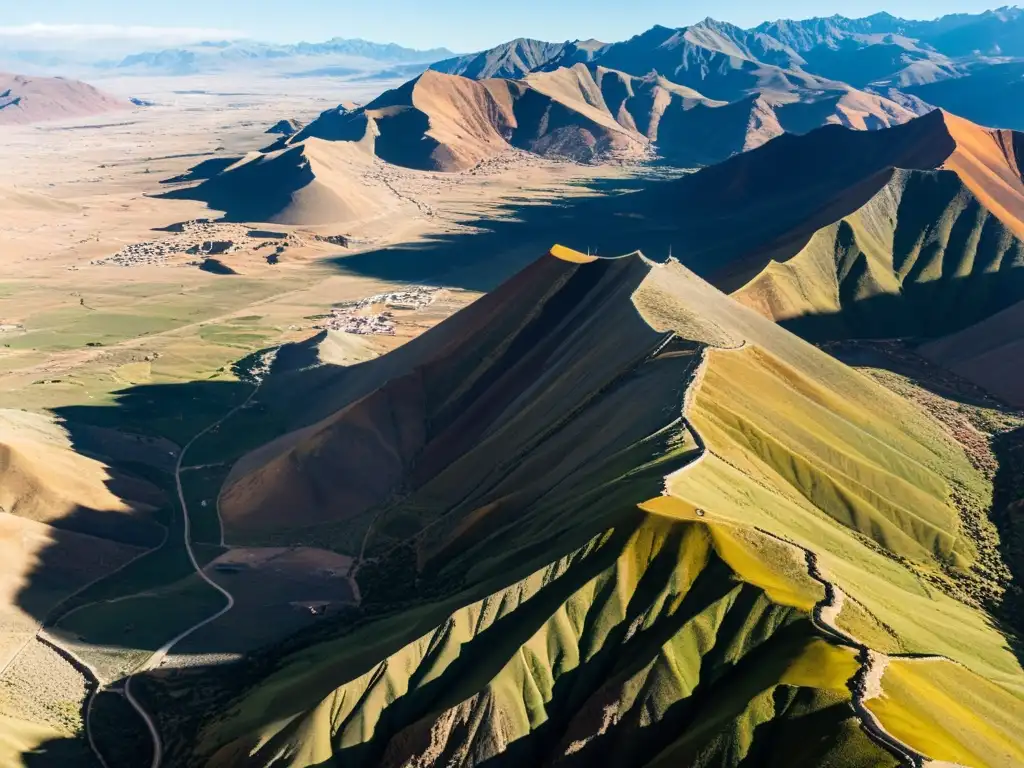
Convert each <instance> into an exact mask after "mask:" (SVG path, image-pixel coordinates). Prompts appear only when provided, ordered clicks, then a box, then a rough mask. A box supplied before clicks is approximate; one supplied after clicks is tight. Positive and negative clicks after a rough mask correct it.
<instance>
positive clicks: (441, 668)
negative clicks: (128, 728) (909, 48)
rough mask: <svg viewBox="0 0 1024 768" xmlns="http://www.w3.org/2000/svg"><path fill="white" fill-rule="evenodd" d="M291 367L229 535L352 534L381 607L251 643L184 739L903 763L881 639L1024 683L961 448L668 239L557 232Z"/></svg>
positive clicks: (265, 756)
mask: <svg viewBox="0 0 1024 768" xmlns="http://www.w3.org/2000/svg"><path fill="white" fill-rule="evenodd" d="M307 376H308V374H307ZM271 387H272V389H271V390H269V391H268V392H267V393H265V395H262V396H261V399H262V398H269V399H267V400H266V402H273V403H275V408H276V409H280V412H282V413H288V414H289V415H290V417H291V418H292V419H293V423H294V426H295V427H297V429H296V430H295V431H292V432H289V433H287V434H285V435H283V436H282V437H281V438H279V439H278V440H276V441H274V442H272V443H270V444H268V445H267V446H265V447H264V448H262V449H259V450H258V451H256V452H254V453H253V454H251V455H249V456H247V457H245V458H244V459H242V460H241V461H240V462H239V463H238V464H237V465H236V466H235V467H234V469H233V471H232V475H231V477H230V478H229V480H228V482H227V484H226V486H225V489H224V491H223V495H222V499H221V508H222V511H223V512H224V515H225V519H226V523H227V524H228V525H229V527H230V528H231V530H232V538H233V540H238V539H241V540H244V539H245V538H247V537H248V538H251V539H253V540H255V541H266V540H274V539H277V540H287V541H291V542H298V541H303V540H316V541H318V542H319V543H320V545H321V546H324V545H326V546H331V547H335V548H337V549H338V550H339V551H342V552H348V553H350V554H352V555H354V556H355V557H356V558H357V566H356V568H355V572H354V575H355V577H356V578H357V580H358V581H359V584H360V588H361V591H362V594H363V596H364V606H374V609H373V610H372V611H370V612H369V613H367V614H366V616H365V618H364V620H363V621H361V622H356V623H353V622H351V621H349V620H347V619H346V621H345V622H344V624H343V625H340V624H339V625H337V626H335V627H333V628H332V629H331V631H329V632H328V631H325V632H323V633H321V634H320V637H319V638H318V639H316V640H313V641H311V642H310V643H309V644H308V645H307V646H306V647H301V644H300V645H299V646H298V647H297V648H296V649H293V650H290V651H288V652H287V653H286V654H285V655H284V656H283V657H277V658H275V659H274V660H273V663H272V665H271V666H266V665H261V663H260V662H258V661H256V662H255V664H254V666H253V667H252V674H253V675H255V676H256V678H257V679H256V680H254V681H253V682H252V683H251V684H250V685H248V686H247V688H246V691H245V692H244V693H243V694H241V696H240V698H238V699H237V700H236V701H235V702H234V703H232V704H231V705H230V706H227V707H226V708H225V709H224V710H223V711H224V715H223V716H221V717H217V718H210V719H208V720H207V721H206V723H205V725H204V727H203V728H202V730H201V732H200V736H199V738H198V740H197V741H195V742H191V743H189V744H182V745H180V748H181V749H184V750H190V751H191V752H190V754H191V755H192V756H191V757H185V755H186V754H188V753H186V752H182V757H183V759H184V760H185V761H186V762H188V761H189V760H191V761H200V762H206V763H207V764H210V765H270V764H274V765H291V766H307V765H317V764H323V763H324V762H328V761H331V760H334V761H343V762H344V763H345V764H346V765H405V764H410V763H415V764H417V765H423V766H433V765H437V766H440V765H449V764H457V765H464V766H472V765H481V764H487V765H548V764H556V763H558V764H568V765H576V766H590V765H594V766H596V765H607V764H609V761H610V762H611V763H612V764H615V765H623V766H645V765H678V764H686V765H689V764H721V765H740V764H745V763H748V762H750V763H757V764H767V765H776V764H777V765H806V766H812V765H822V764H830V765H844V766H847V765H848V766H869V765H870V766H877V765H893V766H895V765H897V764H899V760H898V759H897V757H896V756H895V755H893V754H890V752H889V747H886V746H882V745H881V744H882V743H883V742H885V740H884V739H882V738H881V735H880V732H879V731H878V729H877V728H876V727H875V726H870V727H869V726H864V728H866V729H867V730H864V729H862V728H861V727H859V723H861V724H862V723H864V722H866V721H865V720H863V718H864V717H866V715H864V714H863V712H864V708H863V701H862V698H861V697H862V695H863V694H862V693H859V692H858V691H860V689H859V688H858V685H857V684H855V683H853V682H851V681H852V680H853V679H854V678H855V677H856V676H857V675H859V674H865V672H864V670H865V666H864V665H865V664H866V662H865V661H863V657H864V653H863V652H860V653H859V655H858V652H859V651H862V650H863V649H862V646H861V645H860V643H862V642H863V643H873V644H876V645H877V646H879V648H880V650H881V651H882V652H884V653H899V652H914V653H936V652H939V653H945V654H948V655H951V656H953V657H954V658H956V659H957V660H959V661H961V662H962V663H964V664H966V665H968V666H970V667H971V668H972V669H973V670H974V671H975V672H976V673H977V674H979V675H983V676H986V677H988V678H989V679H991V680H994V681H996V682H997V684H998V685H1000V686H1005V687H1007V688H1008V689H1010V690H1013V691H1014V692H1015V694H1014V695H1019V692H1021V691H1024V673H1022V671H1021V669H1020V666H1019V663H1018V662H1017V661H1016V660H1015V659H1014V657H1013V655H1012V654H1010V653H1009V652H1008V651H1007V650H1006V649H1005V645H1004V643H1005V639H1004V638H1003V636H1001V635H1000V634H999V633H998V632H996V631H995V630H994V629H992V627H991V625H990V623H989V621H988V619H987V618H986V617H985V616H984V615H983V614H982V613H981V612H980V611H979V610H978V609H977V608H975V607H972V606H973V605H976V602H975V597H974V593H973V592H972V591H971V588H970V585H971V584H973V582H972V581H971V579H972V578H977V579H981V580H982V581H985V583H986V584H989V586H992V585H996V586H995V587H993V588H999V582H998V578H997V576H996V575H995V574H992V573H989V572H988V568H987V566H985V565H982V564H981V560H979V559H978V553H977V546H979V545H978V544H977V543H975V542H974V541H973V540H972V539H971V538H970V536H969V535H967V533H966V529H965V528H964V527H963V525H962V524H961V522H960V519H959V514H958V510H957V508H956V505H955V502H954V501H953V494H952V488H953V487H954V486H956V487H959V488H964V489H968V492H969V493H983V490H984V481H983V480H982V479H981V478H980V476H979V475H978V474H977V473H976V471H975V470H973V469H972V468H971V466H970V464H969V463H968V462H967V460H966V457H965V456H964V455H963V452H962V450H961V449H960V448H959V447H958V446H957V445H955V444H954V443H952V441H951V440H949V439H948V438H946V437H944V436H943V433H942V432H941V429H940V428H939V426H938V425H937V424H936V423H935V422H933V421H931V420H930V418H928V417H927V416H926V415H925V414H924V413H923V412H922V411H920V410H918V409H916V408H915V407H913V406H910V405H909V404H907V403H906V402H904V401H902V400H900V399H899V398H897V397H896V396H895V395H892V394H891V393H889V392H888V391H886V390H884V389H882V388H881V387H880V386H878V385H876V384H874V383H872V382H871V381H870V380H867V379H865V378H864V377H862V376H861V375H859V374H858V373H856V372H854V371H853V370H851V369H849V368H846V367H845V366H843V365H842V364H840V363H838V362H837V361H835V360H833V359H832V358H830V357H828V356H827V355H825V354H823V353H821V352H819V351H818V350H816V349H814V348H812V347H810V346H808V345H807V344H805V343H803V342H801V341H799V340H798V339H796V338H795V337H794V336H792V335H790V334H789V333H787V332H786V331H784V330H783V329H781V328H780V327H778V326H777V325H775V324H773V323H771V322H769V321H767V320H765V319H764V318H761V317H758V316H757V315H756V314H754V313H753V312H751V311H749V310H747V309H745V308H743V307H741V306H739V305H738V304H736V303H735V302H733V301H731V300H730V299H728V298H727V297H725V296H724V295H723V294H721V293H720V292H718V291H716V290H715V289H713V288H711V287H710V286H709V285H708V284H707V283H705V282H703V281H701V280H699V279H697V278H696V277H695V276H693V275H692V274H691V273H689V272H688V271H687V270H686V269H684V268H683V267H681V266H680V265H679V264H678V263H676V262H669V263H668V264H666V265H654V264H652V263H651V262H649V261H647V260H646V259H644V258H643V257H642V256H640V255H632V256H629V257H624V258H622V259H616V260H595V259H593V258H592V257H586V256H583V255H582V254H578V253H575V252H571V251H567V250H565V249H561V248H557V247H556V248H555V249H553V251H552V256H548V257H545V258H543V259H541V260H540V261H538V262H537V263H535V264H534V265H532V266H530V267H529V268H527V269H526V270H524V271H523V272H522V273H520V274H519V275H517V276H516V277H514V278H512V279H511V280H510V281H508V282H507V283H506V284H504V285H503V286H502V287H501V288H499V289H498V290H497V291H495V292H493V293H492V294H489V295H488V296H486V297H484V298H482V299H481V300H479V301H478V302H476V303H474V304H473V305H471V306H470V307H468V308H467V309H465V310H463V311H462V312H460V313H458V314H457V315H455V316H454V317H453V318H451V319H450V320H448V321H446V322H444V323H442V324H441V325H439V326H437V327H436V328H435V329H433V330H431V331H429V332H428V333H426V334H424V335H423V336H421V337H419V338H417V339H415V340H414V341H412V342H410V343H409V344H407V345H406V346H404V347H402V348H400V349H398V350H396V351H395V352H394V353H392V354H389V355H387V356H385V357H383V358H380V359H378V360H374V361H371V362H368V363H365V364H362V365H359V366H355V367H353V368H348V369H344V370H341V369H334V370H331V369H325V370H323V371H321V372H320V373H319V374H317V375H316V376H314V377H313V378H312V379H309V378H301V377H294V378H292V379H290V380H288V381H279V382H277V383H276V384H273V383H271ZM280 398H283V401H282V400H281V399H280ZM354 445H361V446H366V447H367V449H368V452H367V453H365V454H359V453H357V452H355V451H353V450H351V446H354ZM285 499H288V502H287V503H288V508H289V510H290V512H289V515H288V517H287V518H282V516H281V515H279V514H273V508H274V507H275V505H277V507H278V509H280V504H281V503H283V502H284V500H285ZM818 563H820V568H819V565H818ZM972 568H973V570H971V569H972ZM823 572H826V573H828V576H827V577H826V576H822V575H821V573H823ZM970 573H974V574H975V576H969V575H968V574H970ZM922 578H927V579H929V581H930V582H931V583H932V584H935V585H938V589H932V590H928V591H925V590H923V589H922V588H921V586H920V584H921V582H920V579H922ZM825 579H829V580H831V581H828V582H827V586H823V585H824V584H825V583H826V582H825ZM964 584H967V586H966V587H965V586H964ZM840 585H841V589H842V590H843V594H846V595H848V596H849V599H847V600H846V601H845V603H837V602H835V600H836V599H837V598H836V597H835V595H836V593H837V592H838V590H839V589H840ZM830 616H832V617H833V618H829V617H830ZM829 627H842V629H841V631H840V630H838V629H830V628H829ZM889 628H894V629H893V630H892V634H889V631H890V630H889ZM852 638H862V640H860V639H852ZM260 670H262V671H260ZM925 706H926V705H925ZM858 713H861V714H858ZM872 729H874V730H872ZM869 733H870V734H871V735H870V737H869V735H868V734H869ZM797 734H800V735H799V736H797ZM779 743H787V744H793V748H792V749H787V750H786V752H785V754H784V755H783V754H781V753H780V751H779V750H778V749H777V745H778V744H779ZM885 743H890V742H885Z"/></svg>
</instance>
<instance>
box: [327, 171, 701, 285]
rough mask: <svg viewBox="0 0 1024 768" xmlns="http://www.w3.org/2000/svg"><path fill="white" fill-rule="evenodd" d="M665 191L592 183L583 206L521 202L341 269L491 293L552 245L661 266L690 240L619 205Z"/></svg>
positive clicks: (627, 183) (339, 261)
mask: <svg viewBox="0 0 1024 768" xmlns="http://www.w3.org/2000/svg"><path fill="white" fill-rule="evenodd" d="M666 183H670V182H669V181H666V180H664V179H662V178H654V179H652V178H645V177H628V178H613V179H599V180H587V181H586V182H583V183H581V186H584V187H585V188H587V189H588V190H589V191H590V192H591V194H587V195H584V196H580V197H576V198H571V197H570V198H568V199H562V200H559V201H557V202H554V201H551V200H545V199H531V198H530V197H527V196H523V197H515V198H512V199H510V200H508V201H507V202H506V203H504V204H503V205H502V206H500V207H499V208H498V211H497V212H496V213H495V215H493V216H488V217H487V218H478V219H473V220H470V221H466V222H463V223H462V226H461V227H460V228H459V230H457V231H455V232H450V233H443V234H437V235H433V236H430V237H428V238H426V239H425V240H423V241H421V242H418V243H409V244H399V245H394V246H388V247H385V248H378V249H373V250H369V251H363V252H361V253H356V254H354V255H351V256H348V255H343V256H339V257H337V258H336V259H334V264H335V266H336V267H337V268H338V269H339V270H340V271H341V272H343V273H346V274H352V275H360V276H366V277H373V278H377V279H381V280H390V281H395V282H405V283H420V284H427V285H431V284H434V285H444V286H446V287H457V288H465V289H468V290H478V291H486V290H490V289H492V288H494V287H496V286H497V285H499V284H500V283H501V282H502V281H503V280H505V279H506V278H508V277H509V276H511V275H513V274H515V273H516V272H518V271H519V270H521V269H523V268H524V267H525V266H527V265H528V264H530V263H531V262H533V261H534V260H536V257H537V254H538V253H544V252H546V251H547V249H548V248H550V246H551V244H552V243H562V244H563V245H566V246H568V247H570V248H574V249H575V250H578V251H580V252H583V253H586V252H590V253H593V254H596V255H599V256H618V255H620V254H623V253H630V252H632V251H635V250H641V251H643V252H644V253H645V254H646V255H647V256H648V257H649V258H652V259H655V260H659V261H660V260H663V259H664V258H665V257H666V256H667V255H668V253H669V250H670V249H672V248H673V247H674V248H675V252H676V253H677V254H678V253H680V252H681V251H683V250H684V249H685V243H686V235H685V233H684V232H683V231H681V229H680V226H679V225H678V224H677V223H676V222H674V221H672V220H671V219H668V220H665V221H656V220H649V219H647V218H646V217H644V216H641V215H638V214H636V213H635V212H633V211H632V210H631V206H629V205H628V204H622V203H621V202H620V201H622V200H624V198H627V197H631V196H632V195H633V194H636V193H637V192H640V191H642V190H651V189H657V188H658V185H661V184H666ZM684 261H685V260H684ZM691 261H692V260H691ZM685 263H686V265H687V266H688V267H690V268H691V269H694V270H695V271H697V272H698V273H699V274H700V273H702V272H703V271H704V270H702V266H703V265H701V264H692V263H690V261H685Z"/></svg>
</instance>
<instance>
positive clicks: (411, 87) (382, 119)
mask: <svg viewBox="0 0 1024 768" xmlns="http://www.w3.org/2000/svg"><path fill="white" fill-rule="evenodd" d="M582 72H583V73H585V72H586V69H585V68H583V69H582ZM538 77H540V79H539V80H538V81H537V83H536V87H535V83H534V81H533V80H530V79H528V80H505V79H492V80H482V81H477V80H472V79H469V78H465V77H458V76H454V75H445V74H441V73H439V72H433V71H428V72H425V73H424V74H423V75H422V76H420V77H418V78H416V79H415V80H412V81H410V82H408V83H406V84H405V85H403V86H401V87H400V88H397V89H395V90H393V91H388V92H387V93H384V94H383V95H382V96H380V97H379V98H378V99H376V100H374V101H373V102H371V103H370V104H368V105H366V107H364V108H362V109H359V110H356V111H354V112H350V113H349V112H346V113H341V112H340V111H339V112H332V113H331V114H330V115H328V116H321V118H318V119H317V120H314V121H313V122H312V123H310V124H309V125H308V126H306V128H305V129H303V130H302V131H300V132H299V133H298V134H296V135H295V136H293V137H292V138H291V139H290V140H289V141H290V143H296V142H301V141H303V140H305V139H306V138H308V137H311V136H312V137H320V138H324V139H329V140H332V141H355V142H361V143H362V144H363V145H364V146H365V147H367V148H368V149H369V150H370V151H372V152H374V153H375V154H376V155H377V156H378V157H380V158H381V159H383V160H386V161H387V162H391V163H395V164H397V165H404V166H408V167H411V168H421V169H433V170H442V171H456V170H462V169H465V168H469V167H472V166H473V165H476V164H477V163H479V162H480V161H481V160H484V159H486V158H488V157H492V156H494V155H497V154H499V153H501V152H504V151H507V150H508V149H509V148H511V147H519V148H522V149H526V150H529V151H532V152H536V153H538V154H543V155H553V156H561V157H569V158H572V159H575V160H582V161H587V160H594V159H600V158H603V157H607V156H609V155H620V154H623V155H626V156H636V157H640V156H643V155H644V154H645V153H646V151H647V148H646V144H647V142H646V141H645V140H644V138H643V137H642V136H639V135H637V134H636V132H634V131H630V130H628V129H627V128H624V127H623V126H621V125H619V124H618V123H617V122H616V121H615V119H614V118H613V117H612V116H611V115H610V114H609V113H608V112H607V110H605V109H603V108H602V105H601V104H599V103H595V101H594V99H593V97H592V91H593V89H594V86H593V83H592V81H591V82H587V80H588V78H587V77H580V72H578V71H577V70H576V69H572V70H559V71H558V72H553V73H547V74H544V75H540V76H538ZM588 91H590V92H589V93H588Z"/></svg>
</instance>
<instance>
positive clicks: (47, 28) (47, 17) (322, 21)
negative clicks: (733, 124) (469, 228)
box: [0, 0, 992, 52]
mask: <svg viewBox="0 0 1024 768" xmlns="http://www.w3.org/2000/svg"><path fill="white" fill-rule="evenodd" d="M991 8H992V6H991V4H990V3H987V2H981V1H980V0H961V1H957V0H940V2H936V3H927V2H923V0H899V2H893V3H889V4H885V5H879V4H876V3H873V2H863V1H862V0H842V2H834V3H831V4H829V5H828V6H821V5H820V4H817V3H813V2H810V0H788V1H786V2H778V3H772V4H755V3H751V2H747V1H746V0H727V1H726V2H720V3H716V4H713V5H712V4H706V5H698V6H694V7H692V8H689V9H686V8H681V7H680V6H679V5H678V4H675V3H670V2H668V0H638V2H635V3H632V4H630V5H629V6H625V5H615V4H607V7H604V8H600V9H598V12H595V5H594V4H593V3H592V2H586V3H585V2H583V0H566V1H565V2H562V3H559V4H558V5H557V6H555V7H552V6H550V5H549V4H547V3H542V2H540V0H526V1H525V2H523V3H520V4H519V5H518V6H517V8H516V14H515V15H514V17H513V18H509V15H508V14H507V13H505V11H504V9H503V8H501V7H498V6H477V7H474V8H472V9H469V10H467V9H466V8H465V7H464V4H462V3H459V2H457V0H437V2H435V3H434V5H433V13H432V14H431V15H430V16H429V17H424V16H423V15H422V14H421V13H418V11H419V10H420V7H419V5H418V4H417V3H415V2H414V0H385V1H384V2H378V3H374V4H373V5H368V6H354V7H346V8H342V7H339V6H337V5H336V4H333V3H330V2H327V0H310V2H308V3H307V4H306V5H305V6H304V8H303V12H302V13H295V14H282V13H280V11H279V6H277V5H276V4H272V3H271V2H270V1H269V0H254V2H247V3H244V4H242V3H239V2H237V0H180V2H176V3H173V4H172V3H151V4H145V5H143V4H138V3H134V2H129V0H110V2H105V3H103V4H102V5H101V6H99V7H96V4H89V7H85V6H84V4H82V3H79V2H75V1H74V0H53V1H52V2H49V3H47V4H46V5H45V6H44V7H39V6H30V5H23V6H19V7H12V8H9V9H8V10H7V12H6V14H5V20H6V24H5V26H4V27H3V28H2V29H0V42H2V43H3V45H5V46H7V47H22V48H48V47H64V48H74V47H81V46H86V45H89V46H95V45H97V44H100V45H105V46H110V47H111V48H112V49H118V48H131V47H134V48H139V47H140V46H142V47H161V46H168V45H179V44H183V43H189V42H198V41H201V40H216V39H234V38H239V39H241V38H247V39H255V40H263V41H268V42H278V43H289V42H298V41H300V40H306V41H310V42H316V41H320V40H325V39H328V38H331V37H344V38H363V39H366V40H372V41H375V42H394V43H397V44H399V45H404V46H408V47H413V48H421V49H425V48H436V47H441V46H443V47H447V48H449V49H451V50H453V51H459V52H469V51H475V50H480V49H483V48H487V47H489V46H492V45H495V44H498V43H500V42H504V41H506V40H508V39H511V38H515V37H533V38H537V39H543V40H551V41H561V40H570V39H577V38H586V37H593V38H597V39H601V40H606V41H615V40H623V39H626V38H628V37H630V36H632V35H635V34H638V33H640V32H642V31H643V30H645V29H648V28H650V27H651V26H653V25H655V24H662V25H665V26H686V25H688V24H693V23H695V22H697V21H700V20H701V19H703V18H705V17H707V16H712V17H714V18H716V19H720V20H723V21H728V22H731V23H733V24H737V25H739V26H742V27H752V26H755V25H757V24H759V23H760V22H762V21H766V20H774V19H779V18H793V19H800V18H808V17H813V16H830V15H832V14H840V15H843V16H849V17H862V16H868V15H871V14H873V13H878V12H881V11H885V12H888V13H891V14H893V15H895V16H900V17H903V18H908V19H931V18H936V17H939V16H943V15H946V14H951V13H980V12H983V11H985V10H990V9H991Z"/></svg>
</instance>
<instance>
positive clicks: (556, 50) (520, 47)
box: [430, 37, 568, 80]
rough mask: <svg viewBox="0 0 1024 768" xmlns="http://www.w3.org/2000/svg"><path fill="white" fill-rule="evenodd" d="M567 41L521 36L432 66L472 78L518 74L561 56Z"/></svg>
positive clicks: (515, 76) (521, 74) (517, 75)
mask: <svg viewBox="0 0 1024 768" xmlns="http://www.w3.org/2000/svg"><path fill="white" fill-rule="evenodd" d="M567 45H568V44H567V43H546V42H544V41H543V40H530V39H527V38H522V37H520V38H517V39H516V40H510V41H509V42H507V43H503V44H501V45H499V46H496V47H494V48H489V49H488V50H486V51H481V52H479V53H471V54H467V55H465V56H455V57H453V58H450V59H444V60H443V61H436V62H434V63H433V64H431V65H430V69H432V70H435V71H437V72H444V73H445V74H448V75H461V76H462V77H469V78H472V79H473V80H487V79H489V78H492V77H508V78H519V77H522V76H523V75H526V74H528V73H529V72H532V71H533V70H535V69H537V68H538V67H540V66H543V65H544V64H547V63H548V62H549V61H551V60H552V59H554V58H555V57H557V56H559V55H560V54H561V53H562V52H563V51H564V50H565V48H566V46H567Z"/></svg>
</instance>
